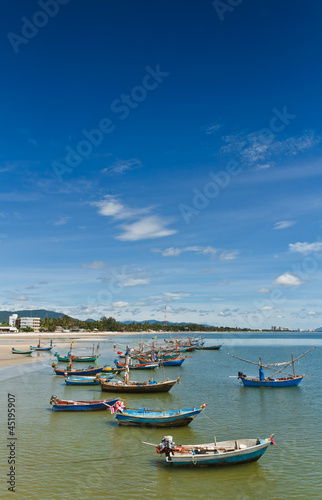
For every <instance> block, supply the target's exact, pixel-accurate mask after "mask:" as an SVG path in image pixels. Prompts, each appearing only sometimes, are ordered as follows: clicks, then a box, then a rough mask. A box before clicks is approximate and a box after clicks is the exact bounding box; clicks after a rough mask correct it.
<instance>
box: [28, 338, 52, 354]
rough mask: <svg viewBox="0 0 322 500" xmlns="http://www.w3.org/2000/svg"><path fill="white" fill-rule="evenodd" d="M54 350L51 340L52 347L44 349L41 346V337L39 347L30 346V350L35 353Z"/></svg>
mask: <svg viewBox="0 0 322 500" xmlns="http://www.w3.org/2000/svg"><path fill="white" fill-rule="evenodd" d="M52 348H53V341H52V340H51V341H50V346H48V347H42V346H41V345H40V337H39V342H38V345H37V346H32V345H31V346H30V349H32V350H33V351H51V350H52Z"/></svg>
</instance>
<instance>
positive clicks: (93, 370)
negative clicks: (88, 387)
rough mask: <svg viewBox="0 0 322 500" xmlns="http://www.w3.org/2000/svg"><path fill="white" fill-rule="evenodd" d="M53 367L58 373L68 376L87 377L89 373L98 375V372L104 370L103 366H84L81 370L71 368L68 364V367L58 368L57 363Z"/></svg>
mask: <svg viewBox="0 0 322 500" xmlns="http://www.w3.org/2000/svg"><path fill="white" fill-rule="evenodd" d="M52 367H53V368H54V371H55V373H56V375H61V376H63V377H66V375H68V376H73V375H75V376H78V377H85V376H87V375H96V374H97V373H100V372H101V371H102V370H103V367H102V366H101V367H94V366H93V367H88V368H83V369H79V370H73V369H69V368H68V366H67V367H66V368H56V365H55V363H53V364H52Z"/></svg>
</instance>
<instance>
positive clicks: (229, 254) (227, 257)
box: [219, 250, 239, 261]
mask: <svg viewBox="0 0 322 500" xmlns="http://www.w3.org/2000/svg"><path fill="white" fill-rule="evenodd" d="M238 254H239V252H238V250H235V251H234V252H223V253H222V254H220V256H219V259H220V260H223V261H229V260H234V259H237V257H238Z"/></svg>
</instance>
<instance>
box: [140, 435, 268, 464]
mask: <svg viewBox="0 0 322 500" xmlns="http://www.w3.org/2000/svg"><path fill="white" fill-rule="evenodd" d="M273 437H274V434H272V435H271V436H270V437H269V438H267V439H259V438H257V439H238V440H232V441H221V442H217V441H216V439H215V440H214V442H212V443H204V444H194V445H191V444H187V445H176V443H175V442H174V441H173V440H172V436H164V437H163V439H162V441H161V443H160V444H159V445H155V444H153V443H146V442H144V444H148V445H150V446H155V448H156V451H157V453H161V454H162V453H164V454H165V457H166V458H165V461H166V463H168V464H172V465H181V466H182V465H183V466H184V465H186V466H189V465H190V466H201V465H202V466H204V465H237V464H244V463H247V462H255V461H256V460H258V459H259V458H260V457H261V456H262V455H263V454H264V453H265V451H266V450H267V448H268V446H269V445H271V444H275V443H274V441H273Z"/></svg>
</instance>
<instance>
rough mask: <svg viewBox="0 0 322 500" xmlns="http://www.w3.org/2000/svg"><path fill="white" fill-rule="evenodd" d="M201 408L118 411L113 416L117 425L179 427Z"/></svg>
mask: <svg viewBox="0 0 322 500" xmlns="http://www.w3.org/2000/svg"><path fill="white" fill-rule="evenodd" d="M202 410H203V409H202V408H198V409H191V410H181V411H179V412H155V411H149V410H147V411H144V410H142V411H137V412H134V411H131V410H125V411H124V412H123V413H118V414H117V415H116V416H115V418H116V419H117V421H118V423H119V425H140V426H147V427H181V426H183V425H188V424H190V422H192V420H193V419H194V418H195V417H196V416H197V415H199V413H200V412H201V411H202Z"/></svg>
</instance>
